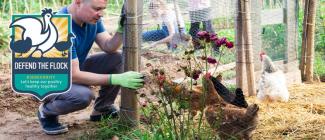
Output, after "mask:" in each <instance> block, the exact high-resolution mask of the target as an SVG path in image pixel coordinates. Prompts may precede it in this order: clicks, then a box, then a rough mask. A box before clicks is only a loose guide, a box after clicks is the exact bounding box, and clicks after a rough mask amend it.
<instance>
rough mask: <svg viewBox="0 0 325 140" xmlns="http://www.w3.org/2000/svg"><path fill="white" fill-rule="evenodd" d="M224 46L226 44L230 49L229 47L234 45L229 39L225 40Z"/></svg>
mask: <svg viewBox="0 0 325 140" xmlns="http://www.w3.org/2000/svg"><path fill="white" fill-rule="evenodd" d="M226 46H227V48H229V49H231V48H233V47H234V43H232V42H230V41H227V42H226Z"/></svg>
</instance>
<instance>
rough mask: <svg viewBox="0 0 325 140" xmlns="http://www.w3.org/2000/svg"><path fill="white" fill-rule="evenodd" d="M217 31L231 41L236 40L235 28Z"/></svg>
mask: <svg viewBox="0 0 325 140" xmlns="http://www.w3.org/2000/svg"><path fill="white" fill-rule="evenodd" d="M217 32H218V36H224V37H226V38H227V39H228V40H229V41H232V42H235V29H222V30H219V31H217Z"/></svg>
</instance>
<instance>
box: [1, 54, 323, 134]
mask: <svg viewBox="0 0 325 140" xmlns="http://www.w3.org/2000/svg"><path fill="white" fill-rule="evenodd" d="M176 60H177V61H176ZM178 60H180V58H178V57H174V56H170V55H169V54H168V53H159V52H152V51H145V52H142V59H141V61H142V65H141V69H142V70H143V72H144V73H147V72H148V71H149V70H148V69H146V68H145V64H146V63H153V64H160V65H162V66H164V67H165V68H168V70H170V71H177V69H178V67H177V66H178V65H179V64H178V63H179V61H178ZM180 75H182V74H181V73H174V74H173V75H172V76H173V77H177V76H180ZM10 76H11V74H10V67H9V64H2V65H1V66H0V140H7V139H11V140H16V139H26V140H34V139H42V140H51V139H53V140H54V139H55V140H57V139H75V138H78V137H79V136H81V135H83V134H87V133H91V132H93V131H94V130H95V129H96V128H97V127H98V123H93V122H90V121H88V119H89V115H90V113H91V111H92V107H93V106H92V105H90V106H89V107H88V108H86V109H84V110H81V111H78V112H74V113H71V114H68V115H64V116H61V117H60V120H61V122H62V123H64V124H67V125H68V127H69V132H68V133H66V134H63V135H58V136H48V135H46V134H44V133H43V132H42V130H41V129H40V125H39V122H38V120H37V117H36V111H37V108H38V105H39V104H40V102H39V101H37V100H35V99H33V98H32V97H30V96H26V95H17V94H15V93H13V91H12V90H11V85H10ZM314 88H317V89H318V90H317V92H320V93H314V94H312V93H311V94H310V93H309V95H308V96H303V95H301V96H300V95H294V96H292V98H291V99H290V101H289V102H291V103H293V102H294V103H297V105H296V107H299V101H298V100H308V101H311V102H316V101H317V102H318V104H320V105H319V108H318V113H319V114H320V115H321V116H323V119H324V120H323V121H321V123H323V124H321V125H323V126H325V124H324V123H325V114H324V112H325V105H324V102H325V101H324V99H325V84H324V83H315V84H301V85H293V86H291V87H290V88H289V89H290V93H300V94H303V93H304V92H305V91H304V90H305V89H314ZM94 92H96V89H94ZM139 92H142V93H147V92H148V90H146V89H142V90H139ZM250 101H251V100H250ZM116 104H119V99H117V101H116ZM303 105H306V104H302V106H303ZM263 107H264V106H263ZM293 107H295V106H293ZM268 108H274V107H272V106H271V107H270V106H268ZM291 109H292V110H294V108H291ZM274 111H276V110H274ZM279 111H280V110H279ZM262 112H263V113H265V112H264V111H262ZM269 118H272V117H269ZM262 120H263V119H262ZM261 124H262V125H261V127H258V130H257V131H256V134H257V135H263V133H265V132H264V131H265V130H266V129H264V128H262V126H265V120H264V121H262V122H261ZM321 129H323V130H320V131H319V133H317V135H319V136H320V137H323V138H324V133H325V132H324V131H325V130H324V127H321ZM316 137H317V136H316ZM255 138H256V137H255ZM269 138H270V139H271V137H269ZM278 138H281V137H278ZM313 138H315V137H313ZM256 139H258V138H256ZM265 139H268V138H267V137H265ZM320 139H321V138H320Z"/></svg>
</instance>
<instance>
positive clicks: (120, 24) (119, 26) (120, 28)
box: [116, 4, 126, 34]
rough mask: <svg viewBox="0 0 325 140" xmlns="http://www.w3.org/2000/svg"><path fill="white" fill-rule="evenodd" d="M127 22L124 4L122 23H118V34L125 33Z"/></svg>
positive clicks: (121, 16)
mask: <svg viewBox="0 0 325 140" xmlns="http://www.w3.org/2000/svg"><path fill="white" fill-rule="evenodd" d="M125 20H126V13H125V8H124V4H123V6H122V10H121V15H120V21H119V23H118V28H117V31H116V32H118V33H121V34H122V33H123V29H124V24H125Z"/></svg>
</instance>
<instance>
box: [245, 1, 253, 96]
mask: <svg viewBox="0 0 325 140" xmlns="http://www.w3.org/2000/svg"><path fill="white" fill-rule="evenodd" d="M243 1H244V8H243V12H244V16H243V18H242V19H243V23H244V24H243V25H244V29H243V35H244V44H245V45H244V46H245V59H246V73H247V74H246V75H247V84H248V94H249V95H250V96H254V95H256V88H255V73H254V62H253V50H252V32H251V15H250V14H251V11H250V7H251V5H250V2H251V1H250V0H243Z"/></svg>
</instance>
